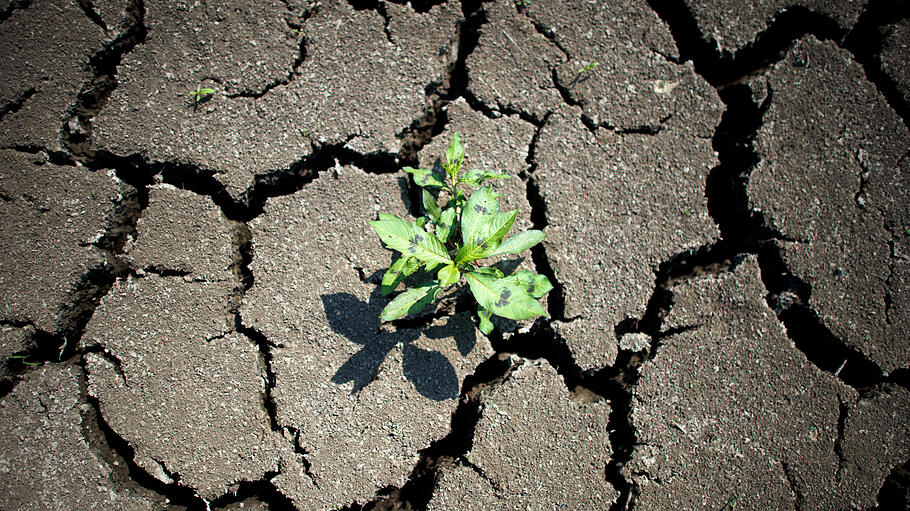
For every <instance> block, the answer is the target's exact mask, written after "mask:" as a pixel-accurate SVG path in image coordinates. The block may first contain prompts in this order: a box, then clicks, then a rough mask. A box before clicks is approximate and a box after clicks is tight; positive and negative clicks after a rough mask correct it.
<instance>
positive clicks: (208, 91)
mask: <svg viewBox="0 0 910 511" xmlns="http://www.w3.org/2000/svg"><path fill="white" fill-rule="evenodd" d="M214 93H215V89H209V88H205V89H201V90H200V91H199V94H214Z"/></svg>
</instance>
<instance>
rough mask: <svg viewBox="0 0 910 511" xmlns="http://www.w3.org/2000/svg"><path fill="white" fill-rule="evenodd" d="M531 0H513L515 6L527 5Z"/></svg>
mask: <svg viewBox="0 0 910 511" xmlns="http://www.w3.org/2000/svg"><path fill="white" fill-rule="evenodd" d="M530 5H531V0H515V7H529V6H530Z"/></svg>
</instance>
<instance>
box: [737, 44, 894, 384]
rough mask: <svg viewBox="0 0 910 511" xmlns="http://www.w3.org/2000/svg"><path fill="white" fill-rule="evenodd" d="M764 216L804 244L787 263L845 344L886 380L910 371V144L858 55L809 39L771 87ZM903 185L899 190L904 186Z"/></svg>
mask: <svg viewBox="0 0 910 511" xmlns="http://www.w3.org/2000/svg"><path fill="white" fill-rule="evenodd" d="M766 80H767V83H768V84H769V86H770V88H771V91H772V96H771V97H772V100H771V103H770V107H769V108H768V111H767V113H766V114H765V122H764V124H763V125H762V126H761V127H760V128H759V131H758V136H757V138H756V144H755V146H756V151H757V152H758V154H759V156H760V157H761V161H760V162H759V163H758V165H757V166H756V168H755V170H754V171H753V172H752V175H751V178H750V180H749V186H748V194H749V199H750V203H751V205H752V207H753V208H754V209H756V210H758V211H760V212H761V213H762V214H763V215H764V218H765V221H766V222H767V223H769V224H770V225H771V226H772V227H773V228H775V229H777V230H778V232H780V233H781V234H782V235H783V236H784V238H786V239H788V240H793V241H792V242H789V241H788V242H780V244H779V246H780V248H781V251H780V252H781V255H782V257H783V260H784V263H785V264H786V265H787V267H788V268H789V269H790V270H791V271H792V272H793V274H794V275H795V276H796V277H798V278H799V279H801V280H802V281H803V282H805V283H806V284H808V285H809V286H810V288H811V292H812V294H811V296H810V297H809V303H808V305H809V306H810V307H811V308H812V309H813V310H814V311H815V312H817V314H818V317H819V318H820V319H821V321H822V322H823V323H824V325H825V326H826V327H827V328H829V329H830V330H831V331H832V332H833V333H834V335H835V336H837V337H839V338H840V339H843V340H844V341H845V342H846V343H847V344H848V345H849V346H851V347H854V348H856V349H858V350H859V351H860V352H862V353H863V354H865V356H867V357H868V358H869V359H870V360H872V361H873V362H875V363H876V364H877V365H878V366H879V367H881V368H882V369H883V370H884V371H885V373H890V372H891V371H893V370H895V369H898V368H902V367H907V366H908V365H910V349H908V344H907V339H908V336H910V314H908V313H907V311H906V310H905V309H902V308H901V307H902V306H903V305H904V304H906V303H907V302H908V301H910V299H908V298H907V295H908V294H910V289H908V288H906V287H905V286H904V283H905V282H906V279H903V278H899V276H900V275H901V273H900V271H903V272H904V273H905V270H900V269H901V268H904V267H905V266H906V254H908V253H910V252H908V246H907V243H908V241H910V235H908V233H907V232H906V229H907V227H908V224H907V222H908V220H910V215H908V213H907V211H910V194H908V193H907V192H906V190H904V186H903V185H905V184H906V181H907V176H906V173H907V168H908V156H907V153H908V148H910V134H908V132H907V129H906V127H905V126H904V124H903V123H902V122H901V119H900V118H899V117H898V116H897V115H896V114H895V113H894V111H893V110H892V109H891V108H890V107H889V106H888V104H887V103H886V101H885V99H884V98H883V97H882V96H881V94H880V93H879V92H878V91H877V90H876V89H875V87H874V86H873V85H872V84H871V83H869V82H867V81H866V79H865V75H864V73H863V69H862V68H861V67H860V66H859V65H858V64H856V63H855V62H854V61H853V60H852V59H851V57H850V54H848V53H847V52H845V51H844V50H841V49H838V48H837V47H836V46H834V45H832V44H830V43H822V42H819V41H817V40H816V39H814V38H813V37H807V38H805V39H802V40H800V41H799V42H798V43H797V44H796V45H795V46H794V47H793V48H792V49H791V50H790V51H789V52H788V53H787V55H786V57H785V58H784V59H783V60H782V61H780V62H779V63H777V64H776V65H774V66H773V67H772V69H771V70H770V71H769V73H768V75H767V77H766ZM895 186H896V187H895Z"/></svg>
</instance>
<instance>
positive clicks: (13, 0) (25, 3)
mask: <svg viewBox="0 0 910 511" xmlns="http://www.w3.org/2000/svg"><path fill="white" fill-rule="evenodd" d="M31 4H32V0H9V5H7V6H6V9H3V11H2V12H0V23H3V22H4V21H6V20H8V19H9V18H10V16H12V15H13V13H14V12H16V11H19V10H23V9H28V7H29V6H30V5H31Z"/></svg>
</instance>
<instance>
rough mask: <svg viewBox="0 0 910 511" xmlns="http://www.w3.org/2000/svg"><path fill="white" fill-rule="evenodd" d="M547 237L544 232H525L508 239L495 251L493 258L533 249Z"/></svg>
mask: <svg viewBox="0 0 910 511" xmlns="http://www.w3.org/2000/svg"><path fill="white" fill-rule="evenodd" d="M546 237H547V233H545V232H543V231H537V230H530V231H525V232H522V233H519V234H516V235H515V236H512V237H511V238H509V239H507V240H506V241H505V243H503V244H502V245H499V248H497V249H496V250H495V251H493V253H492V254H490V255H491V256H494V255H504V254H517V253H518V252H521V251H522V250H525V249H528V248H531V247H533V246H534V245H536V244H538V243H540V242H541V241H543V239H544V238H546Z"/></svg>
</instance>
